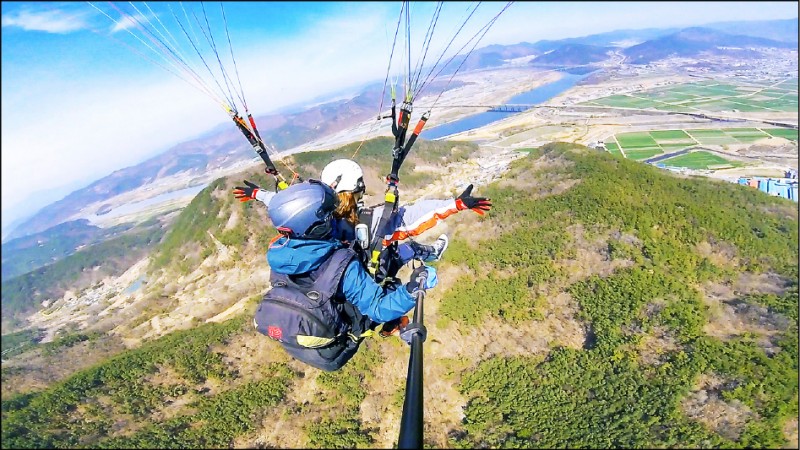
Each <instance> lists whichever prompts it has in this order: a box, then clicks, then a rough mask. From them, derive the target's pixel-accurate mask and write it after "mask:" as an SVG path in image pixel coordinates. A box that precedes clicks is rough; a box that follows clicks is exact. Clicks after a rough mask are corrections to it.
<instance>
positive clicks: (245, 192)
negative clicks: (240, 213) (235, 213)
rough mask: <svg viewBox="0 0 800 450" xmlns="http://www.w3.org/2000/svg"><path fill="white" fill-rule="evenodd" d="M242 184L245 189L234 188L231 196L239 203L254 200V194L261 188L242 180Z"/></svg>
mask: <svg viewBox="0 0 800 450" xmlns="http://www.w3.org/2000/svg"><path fill="white" fill-rule="evenodd" d="M244 184H245V185H247V187H241V186H236V189H234V190H233V196H234V197H236V198H238V199H239V201H240V202H248V201H250V200H255V199H256V193H257V192H258V190H259V189H261V188H260V187H258V185H255V184H253V183H251V182H249V181H247V180H244Z"/></svg>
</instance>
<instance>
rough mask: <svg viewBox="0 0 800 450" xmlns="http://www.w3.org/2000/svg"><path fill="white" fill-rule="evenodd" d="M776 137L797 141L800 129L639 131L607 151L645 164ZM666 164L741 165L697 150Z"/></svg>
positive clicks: (622, 136) (622, 137) (611, 143)
mask: <svg viewBox="0 0 800 450" xmlns="http://www.w3.org/2000/svg"><path fill="white" fill-rule="evenodd" d="M773 136H775V137H781V138H785V139H789V140H794V141H797V130H792V129H786V128H763V129H761V128H723V129H717V128H711V129H689V130H653V131H650V132H646V131H639V132H631V133H620V134H617V135H615V136H612V137H611V138H609V139H607V142H608V143H607V144H606V150H607V151H608V152H609V153H611V154H615V155H620V156H624V157H626V158H629V159H633V160H636V161H641V160H645V159H649V158H652V157H654V156H658V155H661V154H667V155H668V154H670V153H674V152H677V151H680V150H684V149H691V148H692V147H694V146H698V145H718V146H728V145H735V144H751V143H753V142H757V141H760V140H762V139H768V138H770V137H773ZM615 141H616V142H615ZM667 155H665V156H667ZM662 161H663V162H664V163H665V164H667V165H673V166H676V167H687V168H691V169H695V168H698V169H711V170H715V169H721V168H724V167H730V166H734V167H735V166H740V165H741V164H740V163H737V162H730V161H727V160H726V159H724V158H722V157H721V156H717V155H714V154H712V153H709V152H703V151H696V152H692V153H688V154H685V155H680V156H676V157H674V158H670V159H665V160H662Z"/></svg>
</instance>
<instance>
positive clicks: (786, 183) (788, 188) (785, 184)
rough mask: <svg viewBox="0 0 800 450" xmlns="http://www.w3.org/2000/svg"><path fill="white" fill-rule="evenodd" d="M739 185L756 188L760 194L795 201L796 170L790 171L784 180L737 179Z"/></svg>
mask: <svg viewBox="0 0 800 450" xmlns="http://www.w3.org/2000/svg"><path fill="white" fill-rule="evenodd" d="M739 184H741V185H745V186H750V187H753V188H756V189H758V190H760V191H762V192H766V193H767V194H770V195H775V196H778V197H783V198H788V199H789V200H794V201H798V200H797V170H794V169H790V170H788V171H787V172H786V174H785V178H762V177H751V178H744V177H742V178H739Z"/></svg>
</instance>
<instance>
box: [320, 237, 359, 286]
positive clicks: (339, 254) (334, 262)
mask: <svg viewBox="0 0 800 450" xmlns="http://www.w3.org/2000/svg"><path fill="white" fill-rule="evenodd" d="M355 256H356V252H355V251H354V250H353V249H351V248H348V247H345V248H340V249H338V250H336V251H335V252H334V253H333V255H331V256H330V257H329V258H328V260H327V261H325V262H324V263H323V264H322V265H321V266H320V267H319V268H318V269H317V270H315V271H314V272H315V274H314V275H316V276H315V277H314V278H315V279H314V284H313V286H312V289H314V290H316V291H319V292H320V293H321V294H323V295H325V297H326V298H333V297H334V296H335V295H336V291H337V289H338V288H339V280H341V278H342V276H343V275H344V271H345V270H346V269H347V265H348V264H349V263H350V260H352V259H353V258H354V257H355Z"/></svg>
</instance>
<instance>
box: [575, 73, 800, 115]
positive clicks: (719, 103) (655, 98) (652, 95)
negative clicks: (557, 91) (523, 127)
mask: <svg viewBox="0 0 800 450" xmlns="http://www.w3.org/2000/svg"><path fill="white" fill-rule="evenodd" d="M582 104H584V105H591V106H609V107H616V108H638V109H658V110H662V111H675V112H697V111H698V110H704V111H710V112H718V111H732V110H737V111H744V112H764V111H784V112H789V111H796V110H797V106H798V102H797V78H794V79H790V80H786V81H784V82H782V83H780V84H778V85H776V86H767V85H759V84H752V83H751V84H729V83H718V82H715V81H703V82H698V83H689V84H680V85H676V86H669V87H664V88H656V89H650V90H645V91H638V92H632V93H630V94H621V95H620V94H618V95H612V96H609V97H603V98H599V99H594V100H591V101H588V102H584V103H582Z"/></svg>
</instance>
